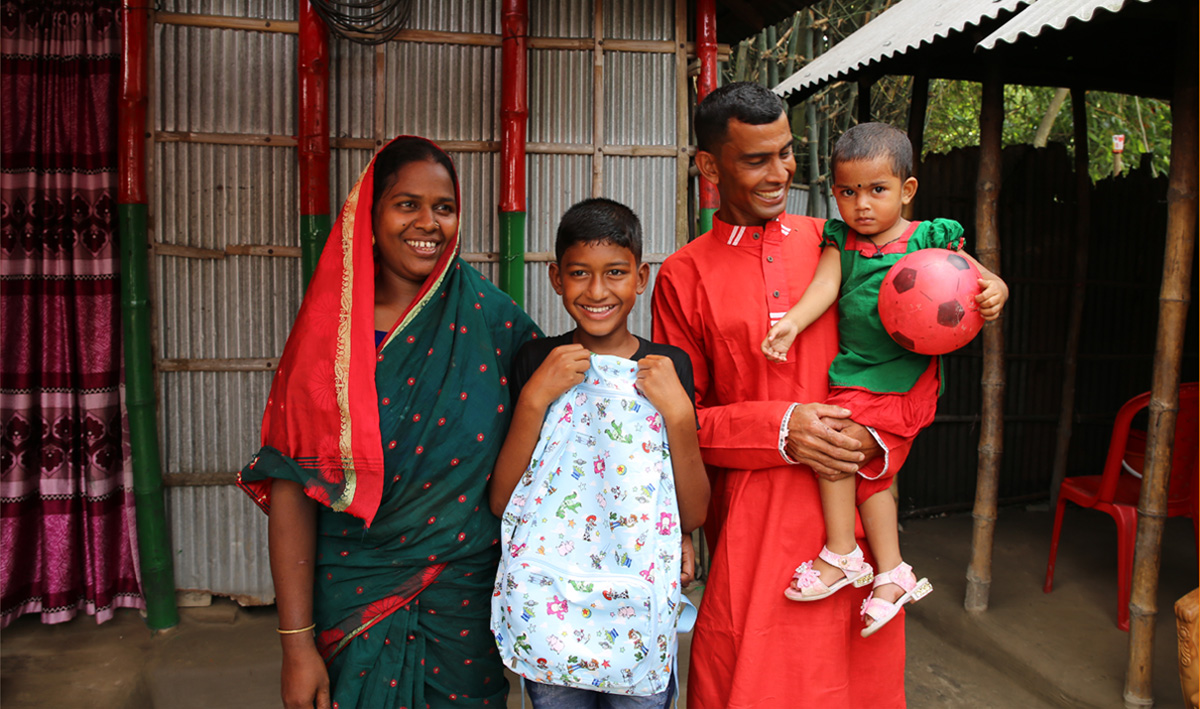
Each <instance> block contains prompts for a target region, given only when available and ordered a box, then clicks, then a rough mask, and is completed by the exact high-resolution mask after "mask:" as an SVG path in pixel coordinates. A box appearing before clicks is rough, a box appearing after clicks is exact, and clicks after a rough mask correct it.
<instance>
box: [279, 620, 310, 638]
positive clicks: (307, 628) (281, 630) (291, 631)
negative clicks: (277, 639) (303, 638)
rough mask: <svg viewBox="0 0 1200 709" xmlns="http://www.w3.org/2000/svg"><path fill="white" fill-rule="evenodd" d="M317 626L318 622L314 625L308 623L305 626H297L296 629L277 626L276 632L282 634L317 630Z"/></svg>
mask: <svg viewBox="0 0 1200 709" xmlns="http://www.w3.org/2000/svg"><path fill="white" fill-rule="evenodd" d="M316 627H317V624H316V623H313V624H312V625H307V626H305V627H303V628H296V629H295V630H284V629H283V628H276V629H275V632H277V633H279V634H280V635H295V634H296V633H307V632H308V631H310V630H315V629H316Z"/></svg>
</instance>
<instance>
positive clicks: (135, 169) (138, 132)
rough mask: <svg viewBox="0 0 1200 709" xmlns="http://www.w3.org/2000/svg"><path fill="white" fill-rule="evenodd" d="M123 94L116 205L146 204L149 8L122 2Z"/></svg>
mask: <svg viewBox="0 0 1200 709" xmlns="http://www.w3.org/2000/svg"><path fill="white" fill-rule="evenodd" d="M122 5H123V6H124V7H122V15H123V18H124V25H125V33H124V35H123V37H122V39H123V41H122V42H121V94H120V98H119V109H118V112H117V145H118V148H117V203H118V204H146V104H147V103H148V101H149V100H148V98H147V96H148V89H147V85H148V81H147V78H146V71H147V67H146V40H147V31H146V21H147V17H146V9H145V6H144V5H136V6H135V3H132V2H130V1H129V0H124V2H122Z"/></svg>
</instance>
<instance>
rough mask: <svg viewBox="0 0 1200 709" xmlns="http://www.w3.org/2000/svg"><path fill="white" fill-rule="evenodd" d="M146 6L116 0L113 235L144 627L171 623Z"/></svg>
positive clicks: (172, 595) (171, 560)
mask: <svg viewBox="0 0 1200 709" xmlns="http://www.w3.org/2000/svg"><path fill="white" fill-rule="evenodd" d="M148 15H149V13H148V10H147V7H146V4H145V3H143V2H138V1H137V0H122V3H121V16H122V29H123V30H124V31H123V32H122V34H121V86H120V94H119V95H118V97H117V234H118V238H119V243H120V252H121V339H122V343H121V344H122V349H123V350H124V353H125V408H126V410H127V411H128V416H129V449H130V460H131V463H132V466H133V497H134V508H135V514H136V518H137V544H138V551H139V555H140V560H139V561H140V565H141V570H142V595H143V596H144V597H145V599H146V624H147V625H149V626H150V629H151V630H155V631H158V630H165V629H167V628H171V627H174V626H175V625H178V624H179V612H178V611H177V610H176V609H175V566H174V563H175V562H174V556H173V555H172V554H171V538H170V537H171V534H170V530H169V528H168V526H167V519H166V502H165V500H164V497H163V482H162V457H161V456H160V455H159V448H158V412H157V408H156V404H157V400H156V398H155V391H154V353H153V345H152V344H151V337H150V332H151V322H152V321H153V313H152V312H151V309H150V264H149V260H150V243H149V242H150V239H149V231H148V229H147V222H148V219H147V214H148V211H149V206H148V204H147V200H146V137H147V133H146V131H147V128H148V127H147V125H146V105H147V104H148V103H149V98H148V97H149V89H148V87H149V82H148V80H147V70H148V67H147V61H148V60H147V51H146V47H147V44H148V38H149V32H148V31H147V24H148V23H149V22H148V21H149V16H148Z"/></svg>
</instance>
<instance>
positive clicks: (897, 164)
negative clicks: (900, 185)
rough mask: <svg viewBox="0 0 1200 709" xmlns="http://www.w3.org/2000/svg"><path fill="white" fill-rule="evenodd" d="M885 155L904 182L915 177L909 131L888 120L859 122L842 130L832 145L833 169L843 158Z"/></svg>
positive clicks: (855, 158) (861, 158) (852, 158)
mask: <svg viewBox="0 0 1200 709" xmlns="http://www.w3.org/2000/svg"><path fill="white" fill-rule="evenodd" d="M878 158H886V159H887V160H888V162H890V163H891V165H892V173H893V174H894V175H896V177H899V178H900V181H901V182H904V181H905V180H907V179H908V178H910V177H912V169H913V149H912V143H911V142H909V140H908V135H906V134H905V133H904V131H902V130H900V129H899V128H895V127H893V126H889V125H888V124H886V123H859V124H858V125H856V126H854V127H852V128H851V129H850V130H848V131H846V132H845V133H842V137H841V138H838V140H837V143H835V144H834V146H833V155H832V157H831V158H830V164H831V165H832V166H833V169H835V170H836V169H837V166H838V165H841V164H842V163H844V162H856V161H859V160H876V159H878Z"/></svg>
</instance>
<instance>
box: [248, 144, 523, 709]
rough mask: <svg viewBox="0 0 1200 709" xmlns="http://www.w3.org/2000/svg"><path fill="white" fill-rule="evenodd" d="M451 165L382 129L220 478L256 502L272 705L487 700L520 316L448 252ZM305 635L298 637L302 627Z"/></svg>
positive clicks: (494, 676) (494, 677)
mask: <svg viewBox="0 0 1200 709" xmlns="http://www.w3.org/2000/svg"><path fill="white" fill-rule="evenodd" d="M458 209H459V193H458V180H457V175H456V173H455V170H454V165H453V163H451V162H450V159H449V157H448V156H446V154H445V153H443V152H442V151H441V150H440V149H439V148H437V147H436V146H435V145H433V144H432V143H430V142H428V141H426V140H424V139H421V138H413V137H407V136H406V137H401V138H397V139H396V140H394V141H392V142H391V143H390V144H389V145H388V146H386V147H385V148H384V149H383V150H381V151H380V152H379V153H378V154H377V155H376V156H375V158H374V159H373V160H372V162H371V164H370V165H369V166H368V167H367V169H366V170H364V172H363V174H362V176H361V177H360V178H359V181H358V184H357V185H355V187H354V189H353V190H352V191H351V193H350V196H349V197H348V198H347V199H346V203H345V205H344V206H343V207H342V211H341V214H340V215H339V217H338V220H337V222H336V223H335V224H334V226H333V230H332V232H331V234H330V236H329V241H328V243H327V244H326V246H325V249H324V251H323V252H322V255H321V259H320V262H319V263H318V266H317V271H316V273H315V274H314V276H313V280H312V283H311V284H310V285H309V288H308V291H307V293H306V294H305V298H304V303H303V305H302V307H301V309H300V313H299V315H298V316H297V318H296V323H295V325H294V326H293V328H292V332H291V334H290V335H289V337H288V342H287V345H286V347H285V349H284V354H283V357H282V358H281V360H280V363H279V370H278V371H277V373H276V375H275V379H274V381H273V383H272V385H271V395H270V398H269V399H268V400H267V410H266V413H265V414H264V415H263V447H262V450H260V451H259V453H258V454H257V455H256V456H255V457H254V459H253V460H252V461H251V462H250V463H249V465H247V466H246V468H245V469H243V470H242V472H241V473H240V475H239V484H240V485H241V486H242V487H243V489H245V490H246V491H247V492H248V493H249V494H250V495H251V496H253V497H254V499H255V501H256V502H258V503H259V504H260V505H261V506H262V507H263V508H264V509H265V510H267V511H268V513H269V515H270V521H269V523H268V528H269V538H270V554H271V572H272V576H273V577H274V580H275V591H276V598H277V604H278V610H279V632H280V637H281V641H282V644H283V670H282V685H283V689H282V691H283V699H284V704H285V705H286V706H288V707H313V706H314V705H315V706H317V707H319V708H321V707H330V706H332V707H340V708H341V709H350V708H351V707H371V708H375V707H389V708H390V707H410V708H420V707H425V706H427V705H428V706H431V707H439V706H456V707H458V706H483V705H490V706H497V707H499V706H503V705H504V702H505V698H506V695H507V691H508V684H507V682H506V681H505V679H504V675H503V669H502V667H501V665H500V663H499V661H498V659H497V656H496V648H495V643H494V641H493V639H492V636H491V633H490V632H489V629H488V610H489V607H490V604H489V597H490V594H491V589H492V583H493V580H494V577H495V570H496V563H497V559H498V554H499V550H498V546H497V544H498V539H499V522H498V520H497V519H496V518H495V517H494V516H493V515H492V514H491V512H490V510H489V508H488V505H487V503H486V499H487V498H486V485H487V479H488V477H490V473H491V469H492V465H493V463H494V462H495V459H496V454H497V452H498V451H499V449H500V445H501V443H502V442H503V440H504V433H505V430H506V428H507V426H508V420H509V406H508V403H509V394H508V387H507V379H506V373H507V370H508V367H509V363H510V361H511V358H512V356H513V355H514V354H515V353H516V351H517V349H518V348H519V347H520V345H521V344H523V343H524V342H526V341H527V340H529V339H530V338H532V337H537V334H538V333H537V329H536V327H535V326H534V324H533V322H532V321H531V320H530V319H529V317H528V316H527V315H526V314H525V313H524V312H523V311H522V310H521V309H520V308H519V307H518V306H517V305H516V304H515V303H514V302H513V301H512V300H511V299H510V298H509V297H508V296H507V295H505V294H504V293H502V292H501V291H500V290H498V289H497V288H496V287H494V286H493V285H492V284H491V283H490V282H488V281H487V280H485V279H484V278H483V276H482V275H481V274H480V273H479V272H478V271H476V270H475V269H474V268H472V267H471V266H470V265H468V264H467V263H466V262H465V261H463V260H462V259H461V258H460V257H459V256H458V253H457V252H458ZM314 630H315V634H314Z"/></svg>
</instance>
